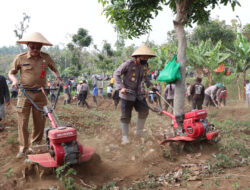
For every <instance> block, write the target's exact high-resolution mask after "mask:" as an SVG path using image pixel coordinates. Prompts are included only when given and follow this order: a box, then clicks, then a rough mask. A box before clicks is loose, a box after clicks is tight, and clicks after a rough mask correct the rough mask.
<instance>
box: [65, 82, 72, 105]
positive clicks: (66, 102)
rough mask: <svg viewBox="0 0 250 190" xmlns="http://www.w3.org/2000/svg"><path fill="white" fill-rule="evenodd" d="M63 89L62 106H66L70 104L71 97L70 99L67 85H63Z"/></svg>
mask: <svg viewBox="0 0 250 190" xmlns="http://www.w3.org/2000/svg"><path fill="white" fill-rule="evenodd" d="M63 88H64V91H63V92H64V102H63V104H64V105H66V104H70V101H71V97H70V92H69V86H68V85H67V84H65V85H64V86H63Z"/></svg>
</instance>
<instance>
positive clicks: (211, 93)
mask: <svg viewBox="0 0 250 190" xmlns="http://www.w3.org/2000/svg"><path fill="white" fill-rule="evenodd" d="M217 90H218V88H217V86H216V85H213V86H210V87H208V88H207V89H206V90H205V94H206V95H208V96H210V97H211V99H212V100H215V98H216V92H217Z"/></svg>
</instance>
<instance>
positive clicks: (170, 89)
mask: <svg viewBox="0 0 250 190" xmlns="http://www.w3.org/2000/svg"><path fill="white" fill-rule="evenodd" d="M174 90H175V85H174V84H168V85H167V86H166V88H165V90H164V98H165V100H166V101H167V102H165V110H166V111H167V110H168V107H169V106H171V107H172V108H173V106H174ZM171 112H172V113H173V109H172V111H171Z"/></svg>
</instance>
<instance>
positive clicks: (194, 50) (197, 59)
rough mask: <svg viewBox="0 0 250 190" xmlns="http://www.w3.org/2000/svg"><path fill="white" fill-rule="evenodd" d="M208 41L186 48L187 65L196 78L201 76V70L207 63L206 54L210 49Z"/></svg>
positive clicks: (189, 45)
mask: <svg viewBox="0 0 250 190" xmlns="http://www.w3.org/2000/svg"><path fill="white" fill-rule="evenodd" d="M210 46H211V43H209V41H208V40H207V41H205V42H204V41H201V43H200V44H199V45H198V46H194V45H192V44H191V43H190V44H188V47H187V65H188V66H191V67H192V68H193V69H194V71H195V76H196V77H202V76H203V69H204V67H205V65H206V63H207V60H206V58H207V57H206V55H205V54H206V53H207V51H209V50H210V49H211V47H210Z"/></svg>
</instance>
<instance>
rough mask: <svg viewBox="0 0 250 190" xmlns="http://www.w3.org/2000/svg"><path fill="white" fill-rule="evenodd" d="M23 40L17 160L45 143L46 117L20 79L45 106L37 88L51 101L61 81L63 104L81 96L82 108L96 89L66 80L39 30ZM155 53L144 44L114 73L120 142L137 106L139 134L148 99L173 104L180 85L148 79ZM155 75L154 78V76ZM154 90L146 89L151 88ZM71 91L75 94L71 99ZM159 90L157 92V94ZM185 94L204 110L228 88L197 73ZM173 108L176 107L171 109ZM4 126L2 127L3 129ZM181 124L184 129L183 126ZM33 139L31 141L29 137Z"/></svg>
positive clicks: (3, 95) (1, 84)
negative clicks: (208, 82)
mask: <svg viewBox="0 0 250 190" xmlns="http://www.w3.org/2000/svg"><path fill="white" fill-rule="evenodd" d="M18 43H19V44H26V45H27V47H28V51H27V52H25V53H22V54H20V55H18V56H17V57H16V58H15V60H14V61H13V63H12V65H11V68H10V71H9V73H8V77H9V79H10V80H11V81H12V88H11V90H10V91H11V93H12V95H11V98H16V97H17V106H16V107H17V115H18V137H19V138H18V139H19V152H18V154H17V158H23V157H25V155H26V153H27V152H29V151H30V149H31V148H32V145H34V144H40V143H41V142H42V138H43V134H44V127H45V117H43V115H42V114H41V113H40V112H39V111H38V110H37V109H36V108H35V107H34V106H33V105H32V103H31V102H30V100H29V99H27V97H26V96H24V94H23V93H22V92H20V91H19V92H18V84H19V83H20V84H21V85H22V86H23V88H25V89H26V91H27V94H28V95H29V96H30V98H31V99H32V100H33V101H34V103H35V104H37V106H38V107H39V108H40V109H42V108H43V106H45V105H46V104H47V97H46V95H45V93H44V92H42V90H37V91H34V89H40V88H41V87H46V86H47V88H48V89H49V91H48V93H49V97H50V101H51V102H55V99H56V93H55V92H56V90H57V87H58V85H59V84H60V85H61V86H63V93H64V104H70V103H71V101H72V99H76V100H77V106H81V107H84V106H85V105H86V107H87V108H90V106H89V104H88V102H87V96H88V95H89V94H90V93H91V92H90V87H89V84H88V81H87V80H80V81H77V80H76V79H74V80H72V81H71V80H69V79H67V80H65V81H63V80H62V79H61V77H60V74H59V72H58V70H57V68H56V65H55V63H54V61H53V60H52V59H51V57H50V56H49V55H48V54H47V53H44V52H42V51H41V48H42V46H52V44H51V43H50V42H49V41H48V40H47V39H46V38H45V37H44V36H42V35H41V34H40V33H31V34H30V35H28V36H25V37H24V38H22V39H21V40H19V41H18ZM154 57H156V55H155V54H154V52H153V51H152V50H151V49H149V48H148V47H147V46H146V45H142V46H141V47H139V48H138V49H137V50H136V51H135V52H134V53H133V54H132V59H129V60H127V61H125V62H124V63H122V64H121V65H120V66H119V67H118V68H117V69H116V70H115V72H114V74H113V76H112V78H110V82H109V84H108V86H107V98H109V99H113V101H114V108H115V109H116V108H117V106H118V104H119V102H121V103H120V104H121V117H120V122H121V123H120V125H121V131H122V138H121V142H122V144H123V145H125V144H127V143H129V136H128V135H129V124H130V121H131V117H132V110H133V108H135V110H136V112H138V116H137V122H136V136H138V137H143V136H144V131H143V129H144V125H145V122H146V119H147V117H148V114H149V106H148V104H147V101H146V99H147V98H148V100H149V102H151V103H153V102H155V101H158V103H159V104H160V105H161V102H160V99H159V98H158V99H157V98H156V96H155V94H159V95H160V96H161V94H162V93H163V97H164V99H165V100H164V102H165V107H164V109H165V110H168V108H169V107H170V108H172V107H173V103H174V94H175V85H174V84H168V85H165V86H164V90H162V87H163V86H162V85H161V84H160V83H157V84H152V81H153V80H155V78H156V76H157V75H158V74H159V73H158V72H154V73H151V78H150V77H148V74H147V73H148V62H147V61H148V59H151V58H154ZM47 68H49V69H50V70H52V72H53V74H54V76H55V77H56V81H48V82H46V72H47ZM18 72H19V73H20V80H18V79H17V78H16V74H18ZM152 79H153V80H152ZM92 82H93V83H92V85H93V89H92V97H93V102H94V105H95V106H96V107H97V106H98V96H100V97H101V98H103V94H104V93H103V90H104V87H103V84H102V86H100V87H99V88H98V86H97V81H96V76H95V77H94V79H93V80H92ZM145 85H146V87H147V88H148V89H150V90H149V93H148V91H147V90H146V87H145ZM0 89H1V90H0V121H1V120H3V119H4V118H5V105H7V106H8V105H9V102H10V96H9V88H8V86H7V84H6V79H5V78H4V77H3V76H0ZM72 92H75V94H76V96H74V97H73V98H72ZM155 92H157V93H155ZM186 96H187V99H188V101H189V103H192V110H195V109H202V105H203V103H204V101H205V106H206V107H208V106H216V107H220V106H225V105H226V99H227V89H226V87H225V86H223V85H222V84H220V83H217V84H215V85H212V86H210V87H207V88H206V89H205V87H204V85H203V84H202V78H199V77H197V78H196V80H195V82H194V84H192V85H191V84H187V87H186ZM246 99H247V106H249V105H250V83H249V81H246ZM31 111H32V116H33V129H32V137H31V138H29V131H28V123H29V116H30V112H31ZM171 111H172V112H173V109H171ZM1 128H2V126H1V125H0V129H1ZM179 128H180V130H179ZM177 135H184V134H183V130H182V126H178V129H177ZM29 139H30V141H29Z"/></svg>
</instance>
